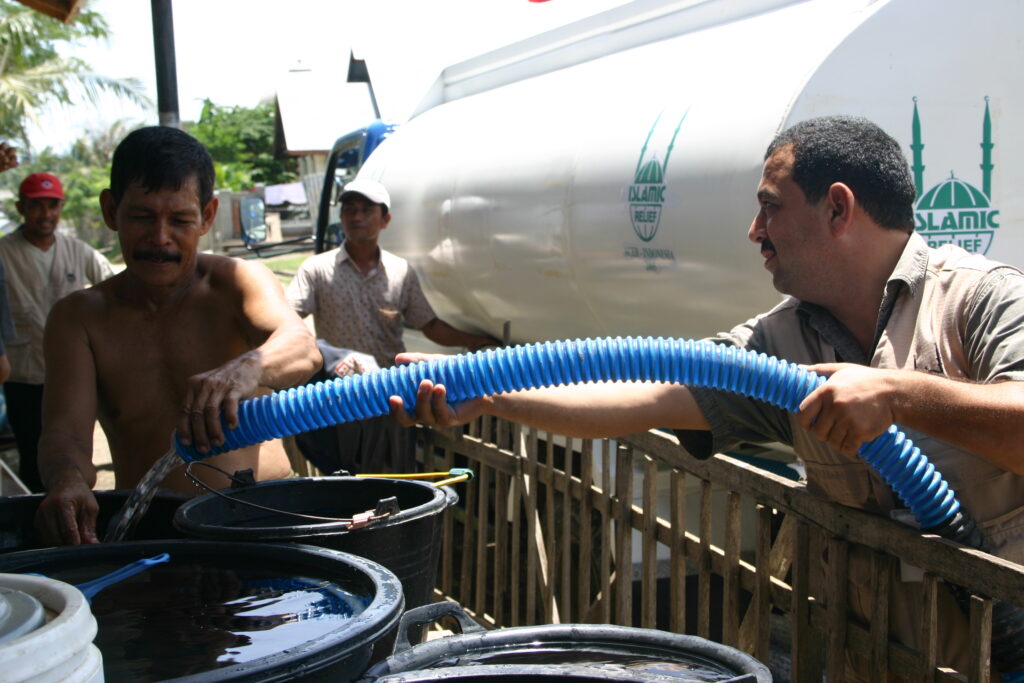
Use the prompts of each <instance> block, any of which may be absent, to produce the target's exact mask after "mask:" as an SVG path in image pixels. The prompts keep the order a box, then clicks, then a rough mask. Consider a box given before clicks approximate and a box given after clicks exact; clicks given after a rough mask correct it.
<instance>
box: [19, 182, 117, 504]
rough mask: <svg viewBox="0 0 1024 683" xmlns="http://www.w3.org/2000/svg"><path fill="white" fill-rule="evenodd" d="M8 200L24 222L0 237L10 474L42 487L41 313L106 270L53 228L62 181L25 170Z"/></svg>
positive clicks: (91, 252)
mask: <svg viewBox="0 0 1024 683" xmlns="http://www.w3.org/2000/svg"><path fill="white" fill-rule="evenodd" d="M15 206H16V207H17V209H18V213H20V214H21V216H22V218H23V219H24V222H23V223H22V224H21V225H20V226H18V229H17V230H15V231H14V232H13V233H11V234H9V235H7V236H5V237H4V238H3V239H0V260H2V261H3V263H4V266H5V267H6V270H7V296H8V298H9V300H10V305H11V313H12V317H13V318H14V330H15V338H14V339H13V340H11V342H10V343H9V344H8V345H7V356H8V359H9V360H10V364H11V376H10V380H9V381H8V382H7V383H6V384H4V397H5V398H6V399H7V417H8V420H9V422H10V425H11V430H12V431H13V432H14V438H15V440H16V441H17V443H18V456H19V468H18V476H19V477H20V478H21V480H22V481H23V482H24V483H25V485H26V486H28V487H29V488H30V489H31V490H32V491H42V490H43V484H42V481H41V480H40V478H39V468H38V465H37V457H36V452H37V446H38V443H39V434H40V432H41V430H42V404H43V403H42V402H43V380H44V378H45V374H46V367H45V364H44V363H43V328H44V327H45V326H46V317H47V315H49V313H50V308H52V307H53V304H55V303H56V302H57V301H58V300H59V299H61V298H63V297H64V296H66V295H68V294H70V293H71V292H74V291H76V290H79V289H82V288H84V287H86V286H87V285H92V284H96V283H97V282H100V281H101V280H105V279H106V278H108V277H110V276H111V275H113V272H114V271H113V269H112V268H111V267H110V263H109V262H108V261H107V259H106V258H104V257H103V255H102V254H100V253H99V252H98V251H96V250H95V249H93V248H92V247H90V246H89V245H87V244H86V243H84V242H82V241H81V240H79V239H76V238H75V237H71V236H69V235H64V234H61V233H59V232H57V224H58V223H59V222H60V212H61V209H62V208H63V207H64V188H63V187H62V185H61V182H60V180H59V179H58V178H57V176H55V175H53V174H50V173H33V174H32V175H30V176H28V177H27V178H25V180H23V181H22V182H21V187H20V188H18V202H17V204H15Z"/></svg>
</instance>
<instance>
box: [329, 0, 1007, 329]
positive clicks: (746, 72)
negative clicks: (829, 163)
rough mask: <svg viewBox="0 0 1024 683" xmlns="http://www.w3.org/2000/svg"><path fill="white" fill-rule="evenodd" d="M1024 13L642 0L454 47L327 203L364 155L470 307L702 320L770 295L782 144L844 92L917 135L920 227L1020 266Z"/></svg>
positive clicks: (531, 318) (726, 322)
mask: <svg viewBox="0 0 1024 683" xmlns="http://www.w3.org/2000/svg"><path fill="white" fill-rule="evenodd" d="M1022 25H1024V3H1021V2H1018V1H1017V0H986V1H985V2H979V3H966V2H962V1H959V0H876V1H874V2H871V1H867V0H852V1H851V0H809V1H806V2H791V1H790V2H782V1H779V0H705V1H703V2H702V1H688V2H678V1H676V2H669V1H667V0H637V1H636V2H632V3H629V4H625V5H623V6H621V7H618V8H615V9H613V10H610V11H607V12H604V13H602V14H598V15H595V16H592V17H589V18H587V19H584V20H582V21H579V22H576V23H574V24H570V25H567V26H564V27H562V28H559V29H555V30H553V31H549V32H547V33H543V34H541V35H538V36H535V37H533V38H530V39H527V40H524V41H521V42H519V43H515V44H513V45H509V46H507V47H504V48H501V49H498V50H495V51H493V52H490V53H487V54H484V55H482V56H480V57H477V58H474V59H471V60H468V61H466V62H462V63H459V64H456V65H453V66H451V67H449V68H447V69H445V70H444V71H443V72H442V74H441V75H440V77H439V78H438V80H437V82H436V83H435V84H434V86H433V87H432V88H431V89H430V91H429V92H428V93H427V95H426V97H425V98H424V100H423V102H422V103H421V104H420V106H419V107H418V109H417V111H416V112H415V114H414V115H413V116H412V117H411V118H410V119H409V120H408V121H407V122H404V123H402V124H401V125H399V126H397V127H395V128H394V129H393V130H392V129H391V128H389V129H388V130H386V131H384V134H383V135H382V134H381V131H380V130H378V131H377V133H376V134H375V135H372V136H370V137H372V138H373V139H372V146H371V148H372V147H376V148H375V149H373V153H372V154H365V153H353V152H348V153H343V151H339V149H337V148H336V150H335V153H334V154H333V155H332V164H331V166H330V168H329V170H328V177H327V178H326V180H325V192H324V197H323V201H324V208H325V209H327V210H322V211H321V223H325V222H327V221H329V220H330V218H329V217H330V216H331V215H333V216H337V209H336V208H334V209H333V214H331V213H330V206H329V204H330V203H331V202H332V201H336V196H337V192H336V188H337V186H338V185H340V181H341V180H342V179H343V178H344V177H348V176H345V175H343V174H345V173H347V174H349V175H350V174H352V173H353V172H355V171H357V170H358V173H359V174H360V175H361V176H365V177H369V178H373V179H377V180H380V181H381V182H383V183H384V184H385V185H386V186H387V187H388V189H389V190H390V192H391V196H392V201H393V204H394V206H393V209H394V217H393V219H392V221H391V224H390V226H389V228H388V230H386V231H385V232H384V233H383V235H382V245H383V246H384V247H385V248H386V249H389V250H391V251H394V252H395V253H397V254H399V255H401V256H404V257H405V258H407V259H409V260H410V261H411V263H412V264H413V265H414V267H415V268H416V270H417V271H418V273H419V274H420V276H421V279H422V281H423V283H424V289H425V291H426V293H427V296H428V298H429V299H430V301H431V303H432V304H433V305H434V307H435V308H436V310H437V312H438V314H439V315H440V316H441V317H442V318H444V319H446V320H450V321H451V322H452V323H453V324H455V325H457V326H461V327H464V328H467V329H475V330H478V331H483V332H487V333H490V334H492V335H496V336H500V335H501V334H502V331H503V325H504V324H505V323H506V321H508V322H509V324H510V332H511V341H512V342H517V343H518V342H528V341H536V340H547V339H557V338H574V337H588V336H607V335H627V334H637V335H665V336H672V337H694V338H696V337H702V336H705V335H708V334H711V333H714V332H716V331H718V330H721V329H727V328H729V327H731V326H732V325H734V324H736V323H737V322H740V321H742V320H745V319H746V318H748V317H750V316H751V315H753V314H756V313H758V312H760V311H763V310H766V309H767V308H769V307H771V306H772V305H773V304H774V303H776V302H777V301H778V299H779V295H778V294H777V293H776V292H775V291H774V290H773V289H772V287H771V284H770V279H769V277H768V275H767V274H766V273H765V272H764V270H763V268H762V265H761V258H760V256H759V254H758V250H757V249H756V248H755V246H754V245H752V244H750V243H749V242H748V241H747V240H746V237H745V235H746V230H747V227H748V226H749V224H750V221H751V219H752V218H753V215H754V213H755V211H756V202H755V200H754V191H755V188H756V186H757V182H758V179H759V177H760V171H761V164H762V161H763V156H764V151H765V148H766V146H767V145H768V142H769V141H770V140H771V139H772V137H773V136H774V135H775V134H776V133H777V132H778V131H780V130H782V129H784V128H786V127H788V126H789V125H791V124H793V123H795V122H797V121H800V120H802V119H806V118H810V117H814V116H819V115H825V114H850V115H859V116H866V117H868V118H869V119H871V120H873V121H874V122H876V123H878V124H879V125H880V126H882V127H883V128H884V129H885V130H886V131H888V132H889V133H890V134H892V135H893V136H894V137H895V138H896V139H897V140H898V141H900V143H901V144H902V145H903V147H904V149H905V152H906V155H907V159H908V161H909V162H910V165H911V169H912V172H913V175H914V179H915V182H916V184H917V189H918V198H917V200H916V201H917V204H916V223H917V229H918V230H919V231H920V232H921V234H922V235H923V236H924V237H925V238H926V239H927V240H928V242H930V243H932V244H941V243H946V242H953V243H956V244H959V245H961V246H963V247H964V248H965V249H967V250H969V251H973V252H980V253H985V254H987V255H989V256H990V257H993V258H996V259H999V260H1003V261H1007V262H1009V263H1012V264H1015V265H1019V266H1024V198H1022V195H1021V194H1020V192H1019V191H1018V190H1019V187H1020V185H1021V182H1022V181H1024V173H1022V168H1024V160H1021V159H1019V158H1018V155H1019V154H1020V153H1021V152H1022V151H1024V126H1022V125H1020V122H1021V121H1024V74H1022V70H1021V68H1020V66H1021V65H1022V64H1024V41H1021V40H1020V39H1019V37H1018V36H1016V35H1015V31H1017V27H1019V26H1022ZM370 66H371V73H372V64H371V65H370ZM346 138H347V139H348V141H349V142H348V144H349V147H351V146H352V141H353V140H354V141H356V142H357V143H358V144H357V147H358V146H359V145H362V146H363V147H365V146H366V140H367V139H368V136H367V134H366V133H365V132H356V133H354V134H350V135H348V136H346ZM378 143H379V146H378ZM359 151H361V152H365V150H362V148H360V150H357V152H359ZM338 160H340V162H339V163H333V162H338ZM332 189H334V191H333V192H332ZM335 220H336V219H335ZM324 230H325V226H324V225H321V226H320V232H321V234H323V232H324Z"/></svg>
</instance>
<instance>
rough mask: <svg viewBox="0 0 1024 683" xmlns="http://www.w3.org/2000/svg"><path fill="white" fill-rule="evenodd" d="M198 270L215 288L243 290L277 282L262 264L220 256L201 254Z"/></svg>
mask: <svg viewBox="0 0 1024 683" xmlns="http://www.w3.org/2000/svg"><path fill="white" fill-rule="evenodd" d="M197 268H198V270H199V273H200V275H202V276H204V277H206V278H208V279H209V282H210V285H211V286H213V287H215V288H218V289H220V288H226V289H242V288H245V287H246V286H251V285H252V284H253V283H257V282H267V281H276V277H275V275H274V273H273V272H272V271H271V270H270V269H269V268H267V267H266V266H265V265H263V264H262V263H258V262H255V261H247V260H244V259H239V258H232V257H230V256H220V255H218V254H199V259H198V263H197Z"/></svg>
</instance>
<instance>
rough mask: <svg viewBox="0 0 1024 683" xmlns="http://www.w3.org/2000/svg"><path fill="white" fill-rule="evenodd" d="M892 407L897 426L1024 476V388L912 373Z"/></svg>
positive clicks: (1022, 385)
mask: <svg viewBox="0 0 1024 683" xmlns="http://www.w3.org/2000/svg"><path fill="white" fill-rule="evenodd" d="M893 406H894V417H895V422H896V423H897V424H899V425H902V426H905V427H909V428H911V429H916V430H918V431H921V432H924V433H925V434H928V435H929V436H933V437H935V438H938V439H942V440H943V441H947V442H949V443H951V444H953V445H955V446H959V447H961V448H965V449H967V450H970V451H971V452H973V453H975V454H977V455H979V456H981V457H983V458H985V459H986V460H988V461H990V462H992V463H993V464H995V465H997V466H999V467H1002V468H1004V469H1006V470H1009V471H1011V472H1015V473H1017V474H1024V446H1022V444H1024V382H996V383H991V384H976V383H972V382H961V381H956V380H951V379H948V378H945V377H939V376H936V375H929V374H926V373H923V372H913V373H910V375H909V377H906V378H905V381H904V383H903V384H902V386H901V388H900V389H899V390H898V391H897V392H896V394H895V399H894V401H893Z"/></svg>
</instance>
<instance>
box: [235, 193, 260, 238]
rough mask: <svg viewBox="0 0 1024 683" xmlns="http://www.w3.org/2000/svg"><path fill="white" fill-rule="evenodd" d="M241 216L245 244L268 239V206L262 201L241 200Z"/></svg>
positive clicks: (251, 198) (249, 198) (255, 198)
mask: <svg viewBox="0 0 1024 683" xmlns="http://www.w3.org/2000/svg"><path fill="white" fill-rule="evenodd" d="M239 214H240V218H241V221H242V239H243V240H244V241H245V242H263V241H264V240H266V239H267V220H266V206H264V204H263V200H262V199H260V198H259V197H243V198H242V199H240V200H239Z"/></svg>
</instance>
